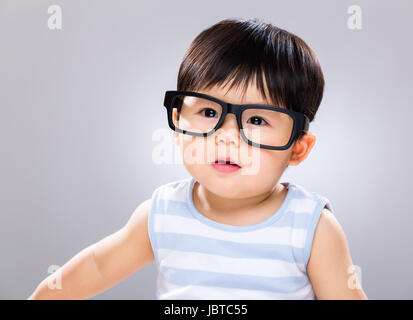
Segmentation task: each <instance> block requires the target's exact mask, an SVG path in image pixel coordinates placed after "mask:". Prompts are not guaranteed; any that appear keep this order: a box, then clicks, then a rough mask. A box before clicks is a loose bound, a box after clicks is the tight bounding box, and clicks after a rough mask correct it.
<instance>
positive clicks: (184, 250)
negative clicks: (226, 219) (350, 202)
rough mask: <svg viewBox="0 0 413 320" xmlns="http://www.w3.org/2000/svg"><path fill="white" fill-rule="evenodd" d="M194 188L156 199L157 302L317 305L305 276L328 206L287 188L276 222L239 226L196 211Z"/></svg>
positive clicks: (172, 187) (166, 190)
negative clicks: (259, 301)
mask: <svg viewBox="0 0 413 320" xmlns="http://www.w3.org/2000/svg"><path fill="white" fill-rule="evenodd" d="M196 182H197V181H196V180H195V179H194V178H193V177H190V178H185V179H181V180H177V181H174V182H170V183H167V184H164V185H162V186H160V187H158V188H156V189H155V190H154V191H153V193H152V204H151V208H150V211H149V217H148V232H149V237H150V242H151V245H152V249H153V252H154V257H155V264H156V268H157V280H156V298H157V299H159V300H161V299H162V300H171V299H197V300H202V299H211V300H213V299H220V300H223V299H231V300H237V299H241V300H242V299H244V300H252V299H271V300H274V299H282V300H291V299H306V300H313V299H317V297H316V296H315V294H314V291H313V288H312V285H311V282H310V280H309V278H308V275H307V270H306V269H307V263H308V259H309V257H310V252H311V246H312V241H313V236H314V231H315V229H316V226H317V223H318V219H319V217H320V213H321V211H322V209H323V208H324V207H327V208H328V209H329V210H330V211H333V210H332V206H331V204H330V201H329V200H328V199H327V198H325V197H323V196H320V195H318V194H316V193H314V192H309V191H307V190H305V189H304V188H303V187H302V186H300V185H296V184H292V183H289V182H282V184H283V185H284V186H285V187H286V188H287V189H288V192H287V196H286V198H285V200H284V202H283V203H282V205H281V207H280V208H279V209H278V210H277V211H276V212H275V213H274V214H273V215H272V216H270V217H269V218H267V219H266V220H264V221H262V222H259V223H257V224H253V225H244V226H234V225H228V224H222V223H218V222H216V221H214V220H211V219H209V218H207V217H206V216H204V215H203V214H202V213H200V212H199V211H198V209H197V208H196V207H195V205H194V202H193V197H192V194H193V187H194V185H195V183H196Z"/></svg>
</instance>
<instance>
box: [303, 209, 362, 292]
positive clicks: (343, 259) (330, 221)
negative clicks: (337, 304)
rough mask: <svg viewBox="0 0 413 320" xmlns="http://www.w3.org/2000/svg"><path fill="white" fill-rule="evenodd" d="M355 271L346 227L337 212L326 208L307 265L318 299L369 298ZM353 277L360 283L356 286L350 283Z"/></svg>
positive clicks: (318, 225) (322, 213)
mask: <svg viewBox="0 0 413 320" xmlns="http://www.w3.org/2000/svg"><path fill="white" fill-rule="evenodd" d="M353 272H354V265H353V262H352V258H351V254H350V249H349V245H348V242H347V238H346V235H345V234H344V231H343V228H342V227H341V225H340V223H339V222H338V221H337V219H336V218H335V216H334V214H333V213H332V212H331V211H330V210H329V209H328V208H324V209H323V210H322V212H321V214H320V219H319V221H318V224H317V228H316V231H315V234H314V241H313V245H312V250H311V254H310V259H309V261H308V265H307V273H308V276H309V278H310V281H311V283H312V286H313V288H314V290H315V292H316V295H317V297H318V299H367V296H366V294H365V293H364V291H363V290H362V288H361V284H360V282H359V279H357V275H356V274H352V273H353ZM351 279H353V280H354V281H355V283H358V284H357V286H355V287H354V288H353V287H352V286H351V285H349V280H351ZM355 289H357V290H355Z"/></svg>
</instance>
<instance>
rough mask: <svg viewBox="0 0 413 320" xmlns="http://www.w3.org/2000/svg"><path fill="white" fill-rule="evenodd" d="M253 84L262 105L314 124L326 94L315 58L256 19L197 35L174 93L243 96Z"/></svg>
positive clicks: (292, 37)
mask: <svg viewBox="0 0 413 320" xmlns="http://www.w3.org/2000/svg"><path fill="white" fill-rule="evenodd" d="M263 78H264V79H265V80H264V79H263ZM254 80H255V83H256V87H257V89H258V90H259V91H260V92H261V94H262V97H263V98H265V100H266V101H270V103H271V104H273V105H276V106H282V107H285V108H287V109H291V110H294V111H298V112H302V113H304V114H305V115H306V116H307V117H308V118H309V119H310V121H313V119H314V117H315V114H316V112H317V110H318V107H319V105H320V103H321V100H322V97H323V91H324V77H323V73H322V70H321V67H320V64H319V62H318V59H317V57H316V55H315V53H314V52H313V50H312V49H311V48H310V47H309V46H308V45H307V44H306V43H305V42H304V40H302V39H301V38H299V37H298V36H296V35H294V34H292V33H290V32H288V31H286V30H284V29H281V28H278V27H276V26H274V25H272V24H271V23H267V22H264V21H263V20H262V19H258V18H252V19H233V18H231V19H225V20H222V21H220V22H218V23H216V24H214V25H212V26H211V27H209V28H207V29H205V30H204V31H202V32H201V33H200V34H199V35H197V36H196V38H195V39H194V40H193V41H192V43H191V44H190V46H189V48H188V50H187V51H186V53H185V56H184V58H183V60H182V63H181V65H180V68H179V73H178V81H177V90H185V91H197V90H200V89H209V88H211V87H213V86H215V85H218V86H222V87H225V86H226V85H227V84H229V83H230V86H229V88H228V90H230V89H231V88H233V87H234V86H235V87H241V89H242V93H243V95H244V94H245V92H246V89H247V87H248V84H249V83H251V81H254ZM267 90H268V91H267ZM301 137H302V134H301V135H300V136H298V137H297V138H296V140H298V139H300V138H301Z"/></svg>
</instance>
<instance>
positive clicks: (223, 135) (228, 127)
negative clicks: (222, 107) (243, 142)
mask: <svg viewBox="0 0 413 320" xmlns="http://www.w3.org/2000/svg"><path fill="white" fill-rule="evenodd" d="M239 139H240V135H239V128H238V124H237V118H236V117H235V115H233V114H227V115H226V117H225V119H224V122H223V123H222V125H221V126H220V127H219V128H218V130H217V135H216V138H215V142H216V143H217V144H219V143H221V142H223V143H224V144H228V143H231V144H234V145H235V146H237V147H238V146H239Z"/></svg>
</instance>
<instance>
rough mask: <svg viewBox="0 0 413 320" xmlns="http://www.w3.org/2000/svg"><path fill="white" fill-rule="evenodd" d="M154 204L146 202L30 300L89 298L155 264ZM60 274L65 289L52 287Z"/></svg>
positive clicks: (53, 275) (41, 284) (61, 270)
mask: <svg viewBox="0 0 413 320" xmlns="http://www.w3.org/2000/svg"><path fill="white" fill-rule="evenodd" d="M150 204H151V199H148V200H146V201H144V202H142V203H141V204H140V205H139V206H138V207H137V208H136V210H135V211H134V212H133V214H132V216H131V218H130V219H129V221H128V222H127V223H126V225H125V226H124V227H123V228H121V229H120V230H118V231H116V232H114V233H112V234H110V235H109V236H107V237H105V238H103V239H102V240H100V241H98V242H96V243H94V244H92V245H91V246H89V247H87V248H85V249H83V250H82V251H80V252H79V253H77V254H76V255H75V256H74V257H72V258H71V259H70V260H69V261H68V262H66V263H65V264H64V265H63V266H62V267H61V268H60V269H58V270H57V271H56V272H54V273H53V274H51V275H49V276H48V277H47V278H45V279H44V280H43V281H42V282H41V283H40V284H39V285H38V286H37V288H36V290H35V291H34V292H33V293H32V295H31V296H30V297H29V298H28V299H29V300H32V299H87V298H90V297H93V296H95V295H97V294H99V293H101V292H103V291H105V290H107V289H109V288H111V287H113V286H114V285H115V284H117V283H119V282H120V281H122V280H124V279H126V278H127V277H129V276H130V275H132V274H133V273H134V272H136V271H137V270H139V269H141V268H143V267H144V266H146V265H147V264H149V263H150V262H151V261H153V259H154V255H153V252H152V246H151V244H150V241H149V235H148V227H147V226H148V213H149V208H150ZM59 272H60V275H61V289H58V288H55V289H51V288H49V286H48V283H50V282H52V279H53V278H54V277H56V276H57V275H58V273H59ZM49 281H50V282H49Z"/></svg>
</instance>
